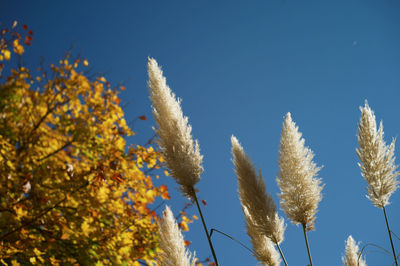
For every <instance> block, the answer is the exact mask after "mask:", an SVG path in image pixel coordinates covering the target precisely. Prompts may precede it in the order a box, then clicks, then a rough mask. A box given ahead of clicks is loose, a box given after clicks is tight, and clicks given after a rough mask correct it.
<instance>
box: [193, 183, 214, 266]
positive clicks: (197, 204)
mask: <svg viewBox="0 0 400 266" xmlns="http://www.w3.org/2000/svg"><path fill="white" fill-rule="evenodd" d="M192 190H193V193H192V194H193V198H194V201H195V202H196V206H197V209H198V210H199V214H200V218H201V222H202V223H203V228H204V231H205V232H206V235H207V240H208V244H209V245H210V249H211V253H212V255H213V258H214V262H215V265H216V266H218V260H217V255H216V254H215V251H214V247H213V244H212V242H211V238H210V234H209V233H208V229H207V225H206V222H205V221H204V217H203V213H202V212H201V209H200V205H199V201H198V199H197V195H196V190H195V189H194V188H193V187H192Z"/></svg>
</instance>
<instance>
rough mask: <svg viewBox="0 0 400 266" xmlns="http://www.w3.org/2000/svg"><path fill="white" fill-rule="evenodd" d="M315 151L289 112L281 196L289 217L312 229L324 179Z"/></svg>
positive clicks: (283, 137) (282, 151)
mask: <svg viewBox="0 0 400 266" xmlns="http://www.w3.org/2000/svg"><path fill="white" fill-rule="evenodd" d="M313 157H314V154H313V152H312V151H311V150H310V149H309V148H308V147H305V146H304V139H303V138H302V137H301V133H300V132H299V131H298V127H297V126H296V124H295V123H294V122H293V121H292V117H291V115H290V113H287V115H286V117H285V120H284V122H283V125H282V132H281V143H280V150H279V158H278V162H279V168H280V172H279V177H278V178H277V179H276V181H277V182H278V185H279V187H280V189H281V193H280V194H279V197H280V198H281V206H282V209H283V211H284V212H285V214H286V215H287V217H288V218H289V219H290V220H292V222H293V223H294V224H301V225H303V227H305V230H307V231H309V230H313V229H314V222H315V214H316V213H317V208H318V203H319V202H320V201H321V199H322V195H321V191H322V189H323V185H321V179H319V178H317V177H316V176H317V174H318V172H319V170H320V169H321V167H317V166H316V164H315V163H314V162H313V161H312V159H313Z"/></svg>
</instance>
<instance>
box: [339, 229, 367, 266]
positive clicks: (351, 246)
mask: <svg viewBox="0 0 400 266" xmlns="http://www.w3.org/2000/svg"><path fill="white" fill-rule="evenodd" d="M345 252H346V255H345V256H343V257H342V261H343V264H344V266H367V263H366V262H365V260H364V258H362V257H361V256H359V254H358V252H359V247H358V245H357V244H356V242H355V241H354V239H353V237H352V236H349V237H348V238H347V241H346V249H345Z"/></svg>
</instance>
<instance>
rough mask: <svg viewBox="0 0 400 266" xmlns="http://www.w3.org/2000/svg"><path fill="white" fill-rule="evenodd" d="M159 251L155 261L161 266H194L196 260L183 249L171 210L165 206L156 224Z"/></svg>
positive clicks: (181, 239) (182, 242)
mask: <svg viewBox="0 0 400 266" xmlns="http://www.w3.org/2000/svg"><path fill="white" fill-rule="evenodd" d="M158 232H159V235H160V249H161V251H160V252H159V253H158V254H157V260H158V262H159V263H160V265H161V266H194V265H195V263H196V259H195V257H194V256H192V255H191V253H190V252H189V251H187V250H186V248H185V243H184V241H183V236H182V233H181V230H180V229H179V227H178V224H177V223H176V221H175V218H174V216H173V214H172V211H171V209H170V208H169V207H168V206H166V207H165V211H164V215H163V218H162V220H161V221H160V222H158Z"/></svg>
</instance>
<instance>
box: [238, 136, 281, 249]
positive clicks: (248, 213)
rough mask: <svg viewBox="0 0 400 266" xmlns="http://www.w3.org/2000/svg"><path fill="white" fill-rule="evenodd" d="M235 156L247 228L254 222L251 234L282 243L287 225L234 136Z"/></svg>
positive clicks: (261, 178) (261, 179)
mask: <svg viewBox="0 0 400 266" xmlns="http://www.w3.org/2000/svg"><path fill="white" fill-rule="evenodd" d="M231 142H232V155H233V163H234V165H235V172H236V175H237V180H238V186H239V198H240V202H241V204H242V209H243V212H244V213H245V218H246V221H247V224H248V225H249V224H250V223H249V221H248V219H251V220H252V222H251V225H252V227H254V228H252V231H254V232H258V234H259V235H264V236H266V237H268V238H269V239H271V241H272V242H274V243H275V244H279V243H280V242H282V241H283V234H284V232H285V223H284V220H283V218H280V217H279V216H278V213H277V212H276V205H275V203H274V201H273V199H272V196H271V195H270V194H268V193H267V192H266V189H265V182H264V179H263V177H262V176H261V173H260V174H259V175H257V173H256V171H255V169H254V165H253V163H252V161H251V159H250V158H249V157H248V156H247V155H246V153H245V152H244V150H243V147H242V146H241V145H240V143H239V141H238V140H237V139H236V137H234V136H232V138H231Z"/></svg>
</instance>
